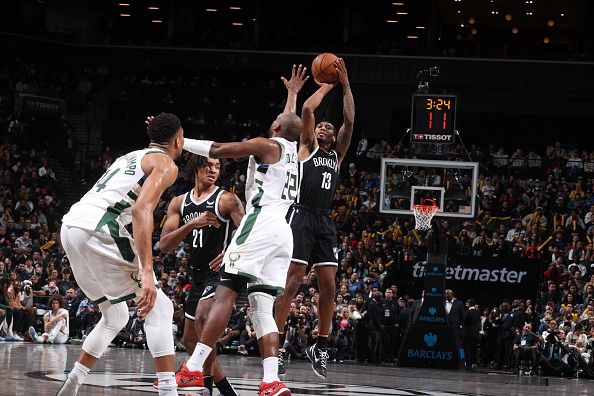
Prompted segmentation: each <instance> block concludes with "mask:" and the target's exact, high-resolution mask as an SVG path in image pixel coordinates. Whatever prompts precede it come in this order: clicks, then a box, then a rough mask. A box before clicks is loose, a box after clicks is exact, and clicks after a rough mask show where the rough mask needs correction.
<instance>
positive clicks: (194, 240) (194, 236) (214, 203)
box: [181, 187, 232, 274]
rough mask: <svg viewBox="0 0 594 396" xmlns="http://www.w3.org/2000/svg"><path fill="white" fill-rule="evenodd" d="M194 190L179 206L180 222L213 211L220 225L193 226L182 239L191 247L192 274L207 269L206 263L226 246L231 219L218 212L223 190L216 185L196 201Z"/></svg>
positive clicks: (185, 221) (186, 195)
mask: <svg viewBox="0 0 594 396" xmlns="http://www.w3.org/2000/svg"><path fill="white" fill-rule="evenodd" d="M193 191H194V190H190V191H189V192H187V193H186V194H185V195H184V198H183V201H182V207H181V223H182V224H186V223H189V222H190V221H192V220H193V219H195V218H197V217H198V216H200V214H201V213H203V212H212V213H214V214H215V215H216V216H217V218H218V220H219V223H221V226H220V227H219V228H216V227H210V226H209V227H203V228H194V229H193V230H192V231H191V232H189V233H188V235H186V238H185V240H184V242H185V243H188V244H189V245H190V247H191V250H190V266H191V267H192V269H193V270H194V274H196V273H199V272H203V271H209V270H210V269H209V267H208V263H210V262H211V261H212V259H214V258H215V257H216V256H217V255H218V254H219V253H221V252H222V251H223V250H225V249H226V248H227V245H228V244H229V241H230V240H231V231H232V227H231V221H230V220H228V219H224V218H223V216H221V214H220V213H219V201H220V199H221V196H222V195H223V193H224V192H225V190H223V189H221V188H220V187H217V188H216V189H215V190H214V191H213V192H212V193H211V194H210V195H209V196H208V197H206V198H204V199H202V200H200V201H196V200H195V199H194V194H193Z"/></svg>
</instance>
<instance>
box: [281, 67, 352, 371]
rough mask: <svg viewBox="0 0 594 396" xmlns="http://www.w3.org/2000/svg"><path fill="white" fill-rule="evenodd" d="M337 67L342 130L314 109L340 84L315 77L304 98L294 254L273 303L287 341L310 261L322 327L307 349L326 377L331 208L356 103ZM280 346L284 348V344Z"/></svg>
mask: <svg viewBox="0 0 594 396" xmlns="http://www.w3.org/2000/svg"><path fill="white" fill-rule="evenodd" d="M334 67H335V68H336V70H337V72H338V77H339V82H340V84H342V91H343V124H342V126H341V127H340V130H339V131H338V134H336V133H335V132H336V129H335V128H334V125H332V124H331V123H330V122H327V121H321V122H319V123H318V124H317V125H316V123H315V121H316V120H315V115H314V112H315V110H316V109H317V108H318V106H319V105H320V103H321V102H322V99H323V98H324V96H326V94H328V92H330V91H331V90H332V89H333V88H334V87H335V85H336V84H325V83H321V82H319V81H317V80H316V83H317V84H318V85H319V86H320V87H319V88H318V90H317V91H316V92H315V93H314V94H313V95H312V96H310V97H309V98H308V99H307V100H306V101H305V103H304V104H303V109H302V112H301V120H302V122H303V131H302V132H301V136H300V146H299V153H298V156H299V168H300V169H299V175H300V178H301V180H300V183H299V193H298V194H297V199H296V201H295V203H294V204H293V206H292V208H291V209H290V210H289V213H288V214H287V220H288V222H289V224H290V226H291V229H292V230H293V245H294V248H293V256H292V259H291V264H290V266H289V273H288V275H287V283H286V285H285V292H284V294H282V295H281V296H280V297H277V299H276V305H275V321H276V325H277V327H278V331H279V333H280V334H279V339H280V340H283V338H284V337H283V331H284V328H285V322H286V320H287V315H288V313H289V306H290V304H291V301H292V299H293V297H294V296H295V293H296V292H297V288H298V287H299V284H300V283H301V280H302V279H303V276H304V275H305V273H306V270H307V269H308V266H310V265H311V266H312V267H313V269H314V271H315V273H316V276H317V278H318V285H319V287H320V302H319V306H320V308H319V326H318V338H317V342H316V344H314V345H312V346H311V347H309V348H308V349H307V351H306V352H307V356H308V357H309V358H310V360H311V362H312V368H313V370H314V372H315V373H316V375H318V376H319V377H320V378H324V379H325V378H326V361H327V360H328V352H327V351H326V349H327V347H328V333H329V332H330V325H331V323H332V316H333V312H334V304H333V303H334V295H335V292H336V283H335V282H336V271H337V269H338V260H337V258H336V255H335V253H334V247H335V246H336V226H335V224H334V222H333V221H332V219H331V218H330V208H331V206H332V199H333V197H334V192H335V191H336V186H337V185H338V170H339V169H340V164H341V163H342V160H343V159H344V157H345V154H346V152H347V150H348V148H349V145H350V143H351V136H352V134H353V123H354V120H355V103H354V99H353V94H352V92H351V87H350V83H349V78H348V73H347V69H346V66H345V63H344V60H343V59H342V58H338V59H337V60H336V61H335V62H334ZM281 342H282V341H281ZM280 347H281V349H280V352H282V345H280ZM278 366H279V367H278V370H279V374H285V372H286V369H285V366H284V362H283V354H282V353H279V359H278Z"/></svg>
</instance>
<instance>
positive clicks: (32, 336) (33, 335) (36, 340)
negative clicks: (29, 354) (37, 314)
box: [29, 326, 43, 343]
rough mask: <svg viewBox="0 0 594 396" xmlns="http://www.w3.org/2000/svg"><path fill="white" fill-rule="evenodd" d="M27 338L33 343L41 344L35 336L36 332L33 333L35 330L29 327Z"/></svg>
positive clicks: (40, 340)
mask: <svg viewBox="0 0 594 396" xmlns="http://www.w3.org/2000/svg"><path fill="white" fill-rule="evenodd" d="M29 336H30V337H31V341H33V342H36V343H40V342H43V340H42V339H41V338H40V337H39V336H38V335H37V332H36V331H35V328H34V327H33V326H29Z"/></svg>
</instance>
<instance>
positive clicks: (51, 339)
mask: <svg viewBox="0 0 594 396" xmlns="http://www.w3.org/2000/svg"><path fill="white" fill-rule="evenodd" d="M48 305H49V306H50V310H49V311H48V312H47V313H46V314H45V315H43V330H44V332H43V334H42V335H41V336H38V335H37V332H36V331H35V328H34V327H33V326H31V327H29V335H30V336H31V339H32V340H33V341H34V342H37V343H48V344H65V343H66V342H68V336H69V330H68V311H67V310H66V309H64V300H62V297H61V296H60V295H54V296H52V298H50V300H49V303H48Z"/></svg>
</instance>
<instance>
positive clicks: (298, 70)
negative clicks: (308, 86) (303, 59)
mask: <svg viewBox="0 0 594 396" xmlns="http://www.w3.org/2000/svg"><path fill="white" fill-rule="evenodd" d="M306 71H307V67H304V66H303V65H299V67H297V66H295V65H293V69H292V70H291V79H290V80H287V79H286V78H284V77H281V80H283V84H285V88H287V103H286V104H285V109H284V111H283V113H296V112H297V95H298V94H299V91H301V88H303V85H305V82H306V81H307V80H308V79H309V76H308V75H306V74H305V72H306Z"/></svg>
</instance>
